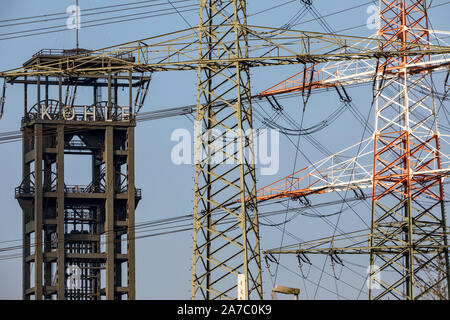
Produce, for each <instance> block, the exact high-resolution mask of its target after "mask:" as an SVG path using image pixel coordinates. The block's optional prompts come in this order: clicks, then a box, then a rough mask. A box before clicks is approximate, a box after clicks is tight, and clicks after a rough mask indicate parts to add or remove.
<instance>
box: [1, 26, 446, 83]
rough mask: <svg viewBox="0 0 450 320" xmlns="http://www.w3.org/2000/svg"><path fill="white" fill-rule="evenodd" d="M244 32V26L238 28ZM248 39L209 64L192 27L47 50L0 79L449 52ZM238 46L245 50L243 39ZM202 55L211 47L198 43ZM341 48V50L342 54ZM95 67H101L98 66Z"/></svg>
mask: <svg viewBox="0 0 450 320" xmlns="http://www.w3.org/2000/svg"><path fill="white" fill-rule="evenodd" d="M239 27H240V28H242V29H243V30H244V26H242V25H241V26H239ZM212 29H214V32H215V33H214V39H216V40H220V39H221V38H222V37H223V36H226V35H227V32H228V30H229V29H230V25H227V24H223V25H214V26H212ZM245 31H246V32H247V33H248V35H249V37H248V39H246V40H245V44H246V45H248V53H249V55H248V56H246V57H243V56H234V55H233V54H231V53H230V51H229V50H228V49H226V48H228V47H229V46H230V45H232V41H230V40H228V39H225V40H222V41H220V42H221V44H220V47H219V48H216V50H218V49H220V48H222V50H221V53H219V54H220V57H219V56H218V55H216V56H212V57H209V58H208V59H206V58H202V59H199V57H198V55H197V52H198V49H199V40H198V37H199V34H201V33H202V32H204V30H203V29H202V28H199V27H195V28H189V29H184V30H180V31H176V32H171V33H167V34H163V35H158V36H154V37H149V38H146V39H141V40H137V41H133V42H127V43H123V44H119V45H115V46H111V47H107V48H103V49H98V50H91V51H86V52H83V53H82V54H76V55H73V53H71V52H66V51H61V52H56V50H53V52H52V55H53V56H54V55H55V53H56V54H60V56H61V57H60V58H59V59H56V60H55V59H52V61H46V60H45V55H47V53H49V52H47V51H46V50H44V51H41V52H39V53H37V54H36V55H35V57H34V58H36V59H34V60H33V59H32V60H30V61H29V62H30V64H29V65H26V66H25V67H21V68H16V69H12V70H8V71H5V72H2V73H0V77H3V78H6V77H7V78H14V77H21V76H36V75H41V76H56V75H59V74H63V75H71V74H86V75H88V74H89V73H93V72H95V73H101V72H105V73H108V72H124V71H129V70H133V71H135V72H144V71H151V72H157V71H172V70H197V68H198V66H199V65H202V64H208V65H209V66H215V67H224V66H227V68H233V63H236V62H240V63H246V64H247V65H248V66H250V67H258V66H270V65H287V64H304V63H308V62H310V63H317V62H327V61H343V60H360V59H370V58H372V59H373V58H389V57H396V56H414V55H418V54H423V55H425V54H427V55H436V54H440V55H442V54H447V53H450V48H449V47H441V46H430V45H429V46H424V45H421V44H415V45H413V46H411V47H410V48H408V50H405V51H402V52H400V51H389V50H385V51H380V50H378V49H369V48H368V45H369V44H370V45H371V46H372V47H377V46H378V45H379V43H380V40H377V39H371V38H363V37H352V36H344V35H331V34H325V33H317V32H309V31H298V30H288V29H270V28H266V27H259V26H252V27H248V28H246V29H245ZM240 41H242V42H243V43H242V46H245V45H244V40H240ZM201 46H204V47H205V48H204V49H205V52H206V51H208V50H206V49H208V47H209V46H210V43H208V42H207V41H202V42H201ZM343 48H344V49H343ZM99 63H100V66H99Z"/></svg>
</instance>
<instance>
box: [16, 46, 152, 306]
mask: <svg viewBox="0 0 450 320" xmlns="http://www.w3.org/2000/svg"><path fill="white" fill-rule="evenodd" d="M80 50H81V49H77V50H76V51H77V52H75V53H74V52H73V51H72V50H43V51H41V52H39V53H37V54H35V55H34V56H33V57H32V58H31V59H30V60H29V61H27V62H26V63H25V66H31V65H39V64H41V63H51V62H52V61H59V59H68V60H70V59H71V55H72V54H84V55H86V56H89V52H88V51H86V52H81V51H80ZM105 62H106V63H110V64H111V65H114V66H115V67H117V69H116V72H111V73H107V72H99V73H90V74H84V75H82V76H81V75H79V76H77V75H70V76H69V75H64V73H61V74H59V75H58V76H40V75H39V76H33V77H27V76H21V77H20V76H19V77H11V78H8V82H9V83H16V84H17V83H19V84H23V85H24V117H23V119H22V127H21V130H22V136H23V154H22V159H23V180H22V183H21V184H20V186H19V187H17V188H16V192H15V194H16V198H17V199H18V201H19V203H20V205H21V208H22V211H23V298H24V299H26V300H28V299H39V300H40V299H69V300H97V299H98V300H100V299H103V298H105V299H122V298H125V297H126V298H128V299H135V245H134V241H135V240H134V239H135V235H134V230H135V229H134V221H135V219H134V216H135V208H136V205H137V203H138V202H139V200H140V199H141V191H140V190H139V189H136V188H135V185H134V128H135V120H134V112H133V109H134V107H135V104H134V98H135V97H133V89H134V88H136V87H137V88H139V87H142V86H143V85H144V84H145V83H146V82H148V81H149V78H142V77H137V76H133V72H134V70H132V69H128V68H124V69H121V68H120V66H119V65H118V63H117V61H114V60H110V61H109V62H108V61H106V60H105V59H102V60H101V61H96V59H95V58H94V59H92V60H91V61H90V63H91V65H92V67H93V68H95V64H98V65H99V66H101V65H103V64H104V63H105ZM30 87H33V88H32V89H33V90H30ZM35 88H36V89H35ZM77 88H78V92H80V91H81V92H82V94H83V96H82V97H80V99H77V98H76V96H77ZM102 88H103V92H104V90H105V89H106V90H107V97H105V100H103V99H102V98H101V97H102V95H101V91H102ZM119 88H123V89H124V90H127V91H126V92H125V93H124V94H119V90H118V89H119ZM86 90H88V91H87V92H86ZM137 91H139V89H137V90H135V92H137ZM52 96H53V99H52ZM79 96H80V94H79ZM123 96H125V97H123ZM81 98H82V99H81ZM32 99H33V100H34V99H36V101H32ZM80 100H83V104H82V105H77V104H76V103H77V102H79V101H80ZM86 104H87V105H86ZM67 155H83V156H87V157H89V158H90V159H91V166H90V167H88V168H87V172H79V174H80V175H85V176H86V177H92V179H91V181H88V184H87V185H83V186H81V185H69V184H67V183H66V182H67V181H66V180H65V177H67V170H69V169H70V168H69V167H67V164H66V167H65V156H67ZM66 159H67V157H66ZM65 170H66V171H65Z"/></svg>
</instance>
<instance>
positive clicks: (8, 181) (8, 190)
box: [0, 0, 450, 299]
mask: <svg viewBox="0 0 450 320" xmlns="http://www.w3.org/2000/svg"><path fill="white" fill-rule="evenodd" d="M74 2H75V1H73V0H40V1H29V0H14V1H7V0H3V1H1V4H0V6H1V10H0V20H6V19H13V18H20V17H28V16H35V15H42V14H48V13H55V12H58V13H59V12H64V11H66V8H67V7H68V6H69V5H72V4H74ZM127 2H131V1H126V0H121V1H115V2H114V3H127ZM161 2H165V1H161ZM445 2H446V1H444V0H435V1H433V5H438V4H440V3H445ZM79 3H80V7H81V9H82V10H83V9H88V8H94V7H101V6H105V5H110V4H111V1H106V0H96V1H94V0H80V1H79ZM274 3H279V4H284V3H287V4H285V5H282V6H279V7H278V8H276V9H272V10H269V11H266V12H262V13H258V12H260V11H263V10H264V9H266V8H271V7H273V6H274ZM313 4H314V6H315V8H317V10H318V11H319V12H320V13H321V14H322V15H327V14H330V13H334V12H337V11H342V12H340V13H338V14H334V15H331V16H329V17H326V21H327V22H328V23H329V24H330V26H331V27H332V28H333V29H334V30H336V31H338V30H344V29H348V28H351V29H348V30H346V31H344V32H343V33H344V34H350V35H359V36H370V35H371V34H372V33H373V30H369V29H368V28H367V27H366V26H365V24H366V21H367V19H368V18H369V15H370V14H369V13H368V12H367V8H368V6H369V5H370V4H371V2H370V1H365V0H341V1H331V0H313ZM355 6H357V7H356V8H354V9H349V10H345V11H343V9H346V8H351V7H355ZM301 8H302V4H301V3H300V1H290V2H289V3H288V1H284V0H276V1H274V0H249V1H248V13H249V24H251V25H264V26H272V27H280V26H283V25H284V24H286V23H287V22H288V21H289V20H290V19H291V18H292V17H293V16H294V15H295V14H296V13H297V12H298V11H299V10H300V9H301ZM448 8H449V6H447V5H445V6H441V7H438V8H436V9H430V13H429V15H430V19H431V21H432V24H433V27H434V28H435V29H437V30H450V25H449V21H448ZM144 10H145V9H141V11H139V12H143V11H144ZM134 12H136V11H134ZM255 13H258V14H256V15H255ZM123 14H127V13H123ZM115 15H116V14H110V15H109V16H115ZM183 17H184V19H185V20H186V21H187V22H186V21H185V20H184V19H182V18H181V17H180V16H179V15H177V14H173V15H169V16H164V17H153V18H147V19H140V20H136V21H128V22H123V23H114V24H109V25H103V26H96V27H92V28H85V29H83V27H82V28H81V30H80V47H82V48H87V49H96V48H102V47H107V46H110V45H114V44H118V43H122V42H127V41H130V40H136V39H143V38H146V37H150V36H154V35H158V34H162V33H167V32H171V31H175V30H178V29H184V28H186V27H187V26H188V24H190V25H196V24H197V23H198V12H197V11H191V12H185V13H183ZM312 18H313V17H312V16H311V15H306V16H305V17H304V19H305V20H310V19H312ZM85 19H86V20H91V19H95V18H94V17H83V16H82V26H83V21H84V20H85ZM3 24H4V23H0V39H2V35H3V34H6V33H12V32H18V31H21V30H27V29H31V28H37V27H39V28H42V27H48V26H52V25H59V24H64V20H60V21H59V22H49V23H40V24H32V25H18V26H8V27H2V25H3ZM353 27H357V28H353ZM295 29H298V30H311V31H319V32H324V29H323V28H322V27H321V26H320V25H319V24H318V23H317V22H307V23H303V24H301V25H298V26H296V27H295ZM4 37H7V36H3V38H4ZM74 45H75V33H74V32H73V31H64V32H58V33H50V34H45V35H37V36H32V37H25V38H19V39H6V40H0V57H1V59H0V70H7V69H11V68H13V67H18V66H21V65H22V63H23V62H25V61H26V60H27V59H28V58H30V56H31V55H32V54H34V53H35V52H37V51H39V50H40V49H43V48H65V49H68V48H73V47H74ZM301 68H302V67H300V66H284V67H272V68H260V69H254V70H252V73H251V76H252V92H253V93H257V92H260V91H262V90H264V89H266V88H268V87H270V86H272V85H273V84H275V83H277V82H279V81H281V80H283V79H285V78H287V77H288V76H290V75H292V74H294V73H297V72H299V71H301ZM195 79H196V75H195V73H193V72H168V73H159V74H155V75H154V76H153V80H152V83H151V87H150V91H149V95H148V97H147V100H146V103H145V105H144V110H145V111H151V110H158V109H163V108H171V107H177V106H184V105H191V104H194V103H195V101H196V82H195ZM22 93H23V89H22V86H19V85H15V86H12V87H11V86H9V87H8V90H7V102H6V112H5V115H4V117H3V119H2V120H1V121H0V128H1V132H5V131H14V130H18V129H19V125H20V119H21V116H22V114H21V112H22V105H23V96H22ZM349 93H350V95H351V96H352V98H353V101H354V102H355V105H356V106H357V108H358V109H359V110H360V111H361V112H362V114H363V115H364V116H367V114H368V112H369V107H370V100H371V97H372V93H371V88H370V85H368V86H363V87H359V88H352V89H349ZM339 104H340V103H339V101H338V98H337V96H336V93H335V92H334V91H330V92H325V93H323V94H317V95H313V96H312V97H311V100H310V102H309V104H308V107H307V109H306V112H305V120H304V126H305V127H308V126H310V125H313V124H316V123H318V122H319V121H321V120H323V119H324V118H326V116H327V115H328V114H330V113H331V112H332V111H334V110H335V109H336V108H337V107H338V106H339ZM265 106H266V107H267V105H265ZM283 106H284V107H285V109H286V111H287V112H288V113H289V114H290V115H291V116H292V117H293V118H295V119H296V120H297V121H298V122H300V117H301V109H302V107H301V98H299V97H296V98H292V99H288V100H286V101H285V100H283ZM268 112H269V113H270V112H271V110H268ZM369 119H370V122H371V123H373V116H372V115H369ZM256 126H257V127H258V126H260V123H257V124H256ZM178 128H186V129H189V130H192V123H191V122H190V120H189V119H187V118H186V117H173V118H168V119H163V120H157V121H151V122H144V123H139V124H138V127H137V129H136V186H137V187H138V188H142V190H143V200H142V201H141V203H140V204H139V207H138V209H137V212H136V223H139V222H142V221H148V220H157V219H162V218H170V217H175V216H180V215H185V214H190V213H192V207H193V201H192V200H193V195H194V192H193V185H194V182H193V175H194V168H193V166H191V165H181V166H177V165H174V164H173V163H172V162H171V159H170V155H171V149H172V147H173V146H174V145H175V143H174V142H172V141H171V140H170V137H171V134H172V132H173V131H174V130H175V129H178ZM362 131H363V128H362V126H361V125H360V124H359V123H357V122H356V120H355V118H354V117H353V115H352V114H351V113H350V112H345V113H344V114H343V115H342V117H341V118H340V119H339V121H338V122H337V123H334V124H333V125H332V126H330V127H327V128H326V129H324V130H322V131H320V132H319V133H317V134H314V138H315V139H317V140H319V141H320V142H321V143H323V144H325V145H326V146H327V147H328V148H329V149H330V151H331V152H337V151H339V150H340V149H343V148H344V147H346V146H349V145H352V144H354V143H356V142H358V141H359V140H360V138H361V134H362ZM293 139H294V140H295V141H296V139H297V138H293ZM300 146H301V148H302V150H303V152H304V153H305V154H307V155H308V159H309V160H312V161H316V160H319V159H321V158H322V157H323V155H321V154H320V153H319V152H318V151H317V150H316V149H315V148H314V147H313V146H312V145H311V144H310V143H309V142H308V141H306V140H304V139H303V140H301V141H300ZM280 151H281V153H280V170H279V172H278V173H277V174H276V175H274V176H260V177H258V187H262V186H264V185H267V184H269V183H270V182H272V181H275V180H278V179H279V178H282V177H284V176H286V175H288V174H290V173H292V172H293V170H294V169H297V170H298V169H300V168H303V167H305V166H307V165H308V164H309V163H308V159H305V158H304V157H303V156H301V155H298V158H297V160H296V161H294V159H295V157H296V153H295V150H294V148H293V147H292V144H291V143H290V142H289V140H287V139H286V138H285V137H282V138H281V150H280ZM21 152H22V149H21V144H20V142H15V143H8V144H0V154H1V155H2V157H1V158H0V167H1V172H2V173H1V179H0V181H1V182H0V203H1V204H2V205H1V206H2V209H1V210H0V215H1V216H2V223H1V224H0V243H1V244H0V247H4V246H9V245H16V244H21V242H15V243H12V244H11V243H3V242H2V241H8V240H15V239H20V238H21V228H22V227H21V210H20V207H19V205H18V203H17V201H16V200H15V199H14V187H15V186H18V185H19V184H20V180H21V178H20V176H21ZM294 162H295V165H294ZM67 167H68V168H70V171H71V172H72V173H73V174H71V175H70V177H69V178H70V179H73V183H70V182H67V181H66V183H68V184H81V183H82V182H83V181H85V179H86V177H85V176H83V175H79V174H78V170H80V169H81V168H82V164H80V163H77V162H76V161H72V162H69V163H68V164H67ZM77 179H78V180H77ZM323 199H324V198H321V199H312V201H313V202H315V201H316V203H319V202H321V201H324V200H323ZM327 200H332V196H330V197H329V198H327ZM290 205H291V206H293V205H295V204H293V203H291V204H290ZM282 208H283V207H278V209H282ZM336 208H337V207H335V208H326V209H318V210H324V211H323V212H325V213H330V212H333V210H336ZM354 209H355V210H356V211H357V212H358V213H359V214H360V215H361V217H363V219H364V220H365V221H366V222H367V223H369V221H370V210H369V208H367V206H365V205H364V204H357V205H356V204H355V207H354ZM263 210H266V208H264V209H263ZM288 217H289V216H288ZM284 218H285V215H284V214H281V215H275V216H273V217H271V219H272V222H275V223H276V222H281V221H283V219H284ZM335 219H336V217H332V218H330V220H331V221H332V222H334V221H335ZM357 220H358V219H356V218H355V216H354V215H353V214H352V213H351V212H350V213H348V215H347V213H346V215H345V216H343V217H342V220H341V221H340V222H339V223H340V226H342V229H343V230H347V231H351V230H358V229H361V228H363V227H364V223H362V222H361V221H357ZM264 222H265V223H269V222H268V221H264ZM286 231H289V232H290V234H292V235H294V236H296V237H299V238H301V239H303V240H306V239H314V238H318V237H321V236H326V235H329V234H330V232H332V229H330V226H329V225H327V224H324V223H323V221H317V219H312V218H307V217H303V216H299V217H295V219H293V220H292V221H291V222H290V223H288V224H286ZM281 241H283V244H291V243H295V242H297V239H295V237H292V236H289V234H285V236H284V238H283V236H282V233H281V232H280V230H279V229H277V228H274V227H266V226H264V225H263V226H262V230H261V242H262V248H263V249H269V248H273V247H276V246H279V245H280V243H281ZM191 258H192V232H184V233H177V234H170V235H165V236H159V237H150V238H144V239H139V240H137V241H136V262H137V265H136V273H137V298H138V299H188V298H189V297H190V280H191V271H190V268H191ZM281 259H282V260H281V262H282V264H283V265H284V266H285V267H287V268H289V269H291V270H294V271H296V272H298V267H297V262H296V259H295V256H294V257H282V258H281ZM314 259H317V262H318V265H320V266H322V264H323V263H324V260H323V259H322V260H320V259H321V258H314ZM351 263H353V264H357V265H360V267H355V266H353V265H352V264H351ZM325 265H326V266H327V270H328V272H329V275H328V276H327V275H326V276H324V278H323V279H321V280H320V286H317V283H318V282H319V280H318V279H319V277H320V272H319V270H315V269H314V270H311V274H310V279H313V280H311V282H308V281H305V280H304V279H303V278H301V277H300V276H298V275H294V274H293V273H292V272H290V271H288V270H287V269H285V268H284V267H280V269H279V270H278V276H277V284H284V285H289V286H293V287H299V288H300V289H301V290H302V291H301V295H300V297H301V299H308V298H309V299H311V298H314V297H316V298H330V299H336V298H337V297H338V296H337V295H336V291H338V292H339V294H340V295H341V296H339V297H341V298H345V297H346V298H357V297H359V298H366V296H365V295H364V291H363V293H362V294H360V295H359V296H358V290H356V289H355V287H357V288H359V287H361V286H362V285H363V280H362V278H361V277H360V275H365V269H364V266H367V265H368V259H367V258H364V257H361V258H355V261H350V262H349V264H348V265H347V267H349V266H351V268H352V269H355V270H357V271H358V273H359V276H358V275H355V273H354V272H352V271H349V270H347V269H348V268H343V270H342V277H341V278H340V279H341V280H343V281H344V282H348V284H350V285H348V284H345V283H339V289H336V287H338V285H337V284H336V283H335V279H334V277H333V276H331V275H332V273H333V270H332V269H331V268H330V266H329V262H328V265H327V263H325ZM271 268H272V269H271V272H272V273H273V272H274V271H275V266H271ZM263 271H264V293H265V295H266V298H269V297H270V291H271V288H272V285H273V282H272V280H274V278H273V277H271V276H270V274H269V272H268V271H267V269H265V268H264V270H263ZM335 271H336V270H335ZM339 271H340V269H339V270H338V271H337V272H339ZM313 282H314V283H313ZM21 288H22V287H21V259H11V260H0V299H19V298H21Z"/></svg>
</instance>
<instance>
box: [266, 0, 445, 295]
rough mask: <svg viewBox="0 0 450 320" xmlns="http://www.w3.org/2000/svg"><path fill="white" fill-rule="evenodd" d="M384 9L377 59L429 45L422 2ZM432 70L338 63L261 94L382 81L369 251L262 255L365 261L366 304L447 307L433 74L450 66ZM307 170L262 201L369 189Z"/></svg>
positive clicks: (422, 60) (400, 62) (414, 59)
mask: <svg viewBox="0 0 450 320" xmlns="http://www.w3.org/2000/svg"><path fill="white" fill-rule="evenodd" d="M379 3H380V6H379V9H380V15H379V17H380V21H379V22H380V30H379V32H378V38H379V40H380V45H379V49H380V51H381V50H398V51H402V50H408V48H410V46H414V45H417V44H424V45H430V41H429V22H428V16H427V2H426V0H380V2H379ZM436 62H437V63H434V62H432V61H431V58H430V56H427V55H416V56H409V57H406V56H404V57H399V58H388V59H387V60H386V61H385V62H383V63H380V61H379V60H378V62H377V63H376V66H375V63H374V61H372V62H371V63H370V62H364V61H359V62H354V61H352V62H343V63H337V64H336V67H335V65H331V66H328V67H326V68H323V69H321V70H319V71H318V72H317V71H316V72H315V71H314V69H305V70H304V72H303V73H300V74H297V75H295V76H293V77H291V78H289V79H287V80H285V81H283V82H281V83H280V84H277V85H276V86H274V87H272V88H270V89H268V90H266V91H264V92H262V93H261V95H263V96H264V95H273V94H279V93H287V92H295V91H305V88H306V89H308V88H309V90H311V89H316V88H323V87H329V86H339V85H343V84H353V83H360V82H368V81H369V80H370V74H371V71H370V70H371V69H372V68H373V69H374V71H375V75H376V76H375V80H376V82H375V84H376V86H375V87H374V88H375V89H376V95H375V107H376V111H375V134H374V136H373V169H372V172H371V176H372V178H371V182H372V183H371V187H372V191H373V192H372V218H371V229H370V232H368V233H367V239H366V240H368V241H367V242H368V243H367V244H364V245H363V246H359V247H358V246H357V247H355V245H354V244H352V245H347V246H342V247H340V246H336V243H335V239H334V237H332V238H330V239H327V240H319V241H315V242H314V241H313V242H311V243H312V244H313V245H312V246H311V247H310V246H309V244H308V242H307V243H302V244H299V245H298V249H296V250H294V251H292V250H289V249H287V248H283V249H280V250H278V251H277V250H276V249H274V250H268V251H266V253H269V254H270V253H272V254H273V253H293V252H295V253H297V254H300V253H301V254H304V253H312V254H316V253H324V254H329V252H339V253H342V254H344V253H360V254H369V255H370V278H371V279H370V280H371V281H369V284H370V285H369V298H370V299H381V298H402V299H420V298H427V297H429V296H430V294H431V295H436V296H437V297H438V298H439V299H442V298H446V299H448V298H449V297H450V294H449V293H450V285H449V281H450V269H449V256H448V239H447V237H448V230H447V226H446V213H445V202H444V188H443V179H444V176H447V175H448V166H446V167H445V168H444V166H443V159H442V157H443V156H445V157H447V156H446V155H444V154H443V153H442V152H441V151H440V134H439V130H438V124H437V108H436V102H435V101H434V88H433V81H432V72H433V71H435V70H437V69H438V68H440V67H445V68H447V66H448V58H445V57H443V59H441V60H440V61H436ZM355 63H362V66H363V68H359V67H356V68H350V67H351V66H352V64H355ZM340 64H344V66H346V67H347V68H342V69H344V71H343V72H342V71H340V70H339V65H340ZM311 70H312V71H311ZM329 70H331V72H329ZM347 70H348V71H347ZM307 75H308V76H307ZM309 75H311V76H309ZM325 75H326V77H325ZM325 160H327V159H325ZM357 162H358V161H357V159H355V163H357ZM344 165H345V163H341V164H333V166H332V167H330V168H329V169H327V170H328V171H330V170H331V169H332V168H333V167H336V166H338V167H339V168H343V169H345V168H346V166H344ZM307 169H308V168H307ZM308 170H309V169H308ZM308 170H306V171H305V172H304V173H302V175H296V176H295V179H294V180H292V179H290V178H291V177H287V178H285V179H282V180H280V181H278V182H276V183H274V184H272V185H270V186H268V187H265V188H263V189H261V190H259V191H258V193H257V194H258V197H257V201H264V200H265V199H272V198H283V197H299V196H304V195H307V194H313V193H324V192H331V191H340V190H342V187H344V188H346V189H351V188H354V187H355V186H358V187H368V182H369V179H367V177H366V178H365V179H363V180H360V179H357V178H356V176H355V177H353V178H352V177H351V178H350V179H349V182H346V183H342V184H335V182H334V181H333V179H329V177H328V175H324V174H323V173H321V174H320V175H318V173H320V171H317V170H312V171H311V172H309V171H308ZM328 171H327V172H326V173H328ZM299 173H300V172H299ZM299 173H296V174H299ZM354 175H355V172H352V176H354ZM311 177H313V178H314V179H312V180H311ZM305 182H308V183H309V184H308V183H306V184H305ZM318 243H320V248H319V247H318V246H317V244H318ZM358 244H359V243H358ZM325 245H329V246H330V247H325ZM430 270H433V272H434V276H433V277H430V276H429V274H428V273H429V272H430ZM374 288H376V289H377V290H376V291H375V290H374ZM442 288H445V291H446V292H445V294H442Z"/></svg>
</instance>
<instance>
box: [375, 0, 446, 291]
mask: <svg viewBox="0 0 450 320" xmlns="http://www.w3.org/2000/svg"><path fill="white" fill-rule="evenodd" d="M380 22H381V23H380V31H379V38H380V39H381V40H386V42H383V43H384V44H383V46H382V47H381V48H380V49H382V50H386V49H392V50H398V51H402V50H408V48H409V46H411V45H414V44H417V43H423V44H427V43H428V42H429V32H428V17H427V7H426V1H425V0H380ZM395 40H400V42H395V43H394V42H391V41H395ZM426 59H428V56H424V55H418V56H411V57H406V56H404V57H398V58H389V59H387V60H386V62H385V63H384V64H383V65H380V67H379V70H378V71H382V72H383V75H379V76H378V77H377V80H376V81H377V85H376V111H375V136H374V167H373V206H372V222H371V237H370V247H371V250H370V265H371V271H370V275H371V277H372V281H370V288H369V298H370V299H382V298H400V299H420V298H424V297H427V295H430V294H436V293H437V292H439V290H438V289H439V288H440V287H441V289H442V287H444V288H445V287H446V290H450V286H449V279H450V277H449V276H450V274H449V272H450V270H449V257H448V243H447V230H446V216H445V204H444V189H443V178H442V176H440V175H439V174H431V175H428V174H426V173H425V171H429V170H439V169H441V155H440V150H439V132H438V126H437V114H436V113H437V111H436V103H435V101H434V98H433V87H432V75H431V71H430V72H428V71H422V72H420V73H418V74H415V75H412V73H414V72H411V71H412V70H411V68H408V64H412V63H417V62H419V61H421V60H426ZM380 73H381V72H380ZM388 73H391V74H395V75H396V76H395V77H393V78H391V79H386V78H385V77H384V76H385V75H386V74H388ZM421 172H424V173H423V174H421ZM382 247H384V248H386V247H388V248H390V249H389V250H387V249H382ZM430 270H433V271H434V274H435V275H436V276H435V277H433V279H430V277H427V276H426V271H430ZM374 286H377V289H378V288H381V289H378V290H376V289H375V288H374ZM441 291H442V290H441ZM447 292H448V291H447ZM448 297H450V295H448Z"/></svg>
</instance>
